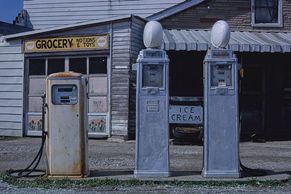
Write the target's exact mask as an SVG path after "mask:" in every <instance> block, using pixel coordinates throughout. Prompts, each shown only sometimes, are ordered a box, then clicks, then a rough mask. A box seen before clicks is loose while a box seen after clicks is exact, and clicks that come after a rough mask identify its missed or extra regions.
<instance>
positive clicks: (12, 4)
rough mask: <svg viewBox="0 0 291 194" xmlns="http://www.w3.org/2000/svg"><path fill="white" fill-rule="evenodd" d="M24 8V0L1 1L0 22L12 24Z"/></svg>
mask: <svg viewBox="0 0 291 194" xmlns="http://www.w3.org/2000/svg"><path fill="white" fill-rule="evenodd" d="M22 7H23V0H0V21H2V22H7V23H12V22H13V20H14V19H15V17H16V16H17V15H18V13H19V12H20V10H21V9H22Z"/></svg>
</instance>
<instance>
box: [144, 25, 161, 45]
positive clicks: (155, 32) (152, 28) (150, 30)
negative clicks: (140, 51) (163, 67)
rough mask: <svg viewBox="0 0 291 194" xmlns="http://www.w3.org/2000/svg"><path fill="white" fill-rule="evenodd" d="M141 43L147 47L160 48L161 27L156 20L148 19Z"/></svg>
mask: <svg viewBox="0 0 291 194" xmlns="http://www.w3.org/2000/svg"><path fill="white" fill-rule="evenodd" d="M143 43H144V45H145V47H147V48H160V47H161V46H162V44H163V27H162V25H161V24H160V23H159V22H157V21H150V22H148V23H147V24H146V25H145V27H144V32H143Z"/></svg>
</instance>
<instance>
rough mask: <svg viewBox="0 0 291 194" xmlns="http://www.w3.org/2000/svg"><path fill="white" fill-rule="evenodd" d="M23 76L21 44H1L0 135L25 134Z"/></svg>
mask: <svg viewBox="0 0 291 194" xmlns="http://www.w3.org/2000/svg"><path fill="white" fill-rule="evenodd" d="M23 78H24V55H23V54H22V51H21V45H20V44H18V45H14V44H11V45H5V46H4V45H2V46H1V44H0V136H22V135H23V130H22V129H23Z"/></svg>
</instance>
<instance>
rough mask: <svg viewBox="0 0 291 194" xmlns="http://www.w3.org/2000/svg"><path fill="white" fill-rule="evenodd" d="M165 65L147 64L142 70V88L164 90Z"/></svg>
mask: <svg viewBox="0 0 291 194" xmlns="http://www.w3.org/2000/svg"><path fill="white" fill-rule="evenodd" d="M163 74H164V72H163V65H158V64H146V65H143V68H142V87H143V88H146V87H158V88H163V77H164V76H163Z"/></svg>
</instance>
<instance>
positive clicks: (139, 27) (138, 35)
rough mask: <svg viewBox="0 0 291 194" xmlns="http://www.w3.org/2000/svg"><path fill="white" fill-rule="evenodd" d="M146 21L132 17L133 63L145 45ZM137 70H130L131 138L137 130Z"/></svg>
mask: <svg viewBox="0 0 291 194" xmlns="http://www.w3.org/2000/svg"><path fill="white" fill-rule="evenodd" d="M145 24H146V22H145V21H143V20H140V19H137V18H133V19H132V23H131V42H130V43H131V48H130V59H131V60H130V61H131V67H132V64H134V63H136V59H137V57H138V54H139V51H140V50H142V49H143V48H145V47H144V44H143V30H144V26H145ZM135 118H136V71H132V69H131V70H130V86H129V125H128V128H129V129H128V133H129V139H134V138H135V130H136V125H135V123H136V121H135Z"/></svg>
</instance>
